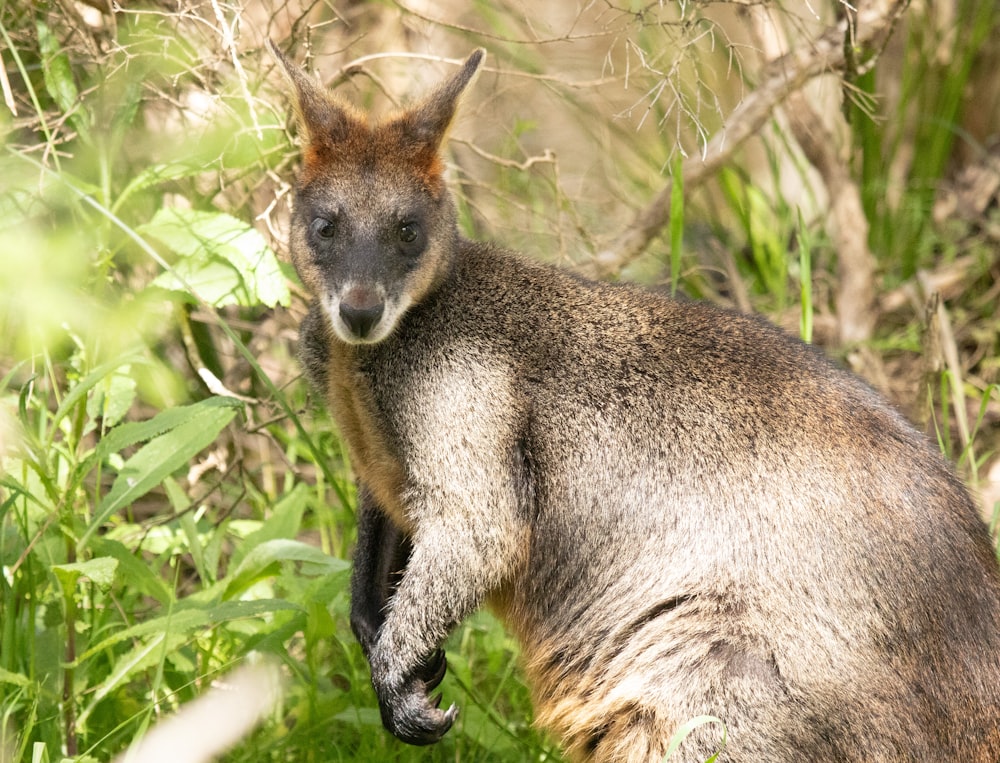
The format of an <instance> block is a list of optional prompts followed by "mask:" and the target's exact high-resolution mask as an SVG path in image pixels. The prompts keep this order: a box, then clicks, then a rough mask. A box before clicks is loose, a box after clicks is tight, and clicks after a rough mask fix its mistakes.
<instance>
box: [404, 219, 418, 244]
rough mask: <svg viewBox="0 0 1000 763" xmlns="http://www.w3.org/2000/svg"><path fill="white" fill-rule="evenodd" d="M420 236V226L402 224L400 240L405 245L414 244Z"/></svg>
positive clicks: (409, 223)
mask: <svg viewBox="0 0 1000 763" xmlns="http://www.w3.org/2000/svg"><path fill="white" fill-rule="evenodd" d="M419 236H420V226H419V225H418V224H417V223H414V222H406V223H402V224H401V225H400V226H399V240H400V241H402V242H403V243H404V244H412V243H413V242H414V241H416V240H417V238H418V237H419Z"/></svg>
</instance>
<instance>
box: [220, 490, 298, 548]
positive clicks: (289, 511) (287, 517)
mask: <svg viewBox="0 0 1000 763" xmlns="http://www.w3.org/2000/svg"><path fill="white" fill-rule="evenodd" d="M308 496H309V488H308V487H307V486H306V484H305V483H303V482H299V483H298V484H296V485H295V487H294V488H293V489H292V491H291V492H290V493H288V494H286V495H285V496H283V497H282V499H281V500H280V501H278V503H277V504H275V506H274V510H273V512H272V514H271V516H270V517H269V518H268V520H267V521H266V522H264V523H263V524H262V525H261V526H260V528H259V529H257V530H255V531H254V532H252V533H250V534H249V535H247V536H246V538H244V539H243V542H242V543H240V544H239V546H237V547H236V548H235V549H234V550H233V556H232V560H233V564H234V565H239V564H240V562H242V561H243V559H244V557H246V555H247V554H249V553H250V552H251V551H253V549H255V548H256V547H257V546H259V545H260V544H261V543H264V542H265V541H269V540H277V539H278V538H294V537H295V536H297V535H298V534H299V528H300V527H301V526H302V515H303V514H304V513H305V509H306V501H307V499H308Z"/></svg>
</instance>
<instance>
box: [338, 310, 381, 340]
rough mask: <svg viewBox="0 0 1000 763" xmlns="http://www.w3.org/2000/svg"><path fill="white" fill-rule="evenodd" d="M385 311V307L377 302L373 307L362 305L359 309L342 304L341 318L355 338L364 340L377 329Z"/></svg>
mask: <svg viewBox="0 0 1000 763" xmlns="http://www.w3.org/2000/svg"><path fill="white" fill-rule="evenodd" d="M384 309H385V306H384V305H383V304H382V303H381V302H376V303H375V304H373V305H365V304H361V305H360V306H358V307H354V306H353V305H350V304H348V303H347V302H341V303H340V317H341V318H342V319H343V321H344V323H345V324H346V325H347V328H349V329H350V330H351V333H352V334H354V336H356V337H357V338H358V339H364V338H365V337H366V336H368V334H369V333H371V330H372V329H373V328H375V325H376V324H377V323H378V322H379V319H380V318H381V317H382V312H383V310H384Z"/></svg>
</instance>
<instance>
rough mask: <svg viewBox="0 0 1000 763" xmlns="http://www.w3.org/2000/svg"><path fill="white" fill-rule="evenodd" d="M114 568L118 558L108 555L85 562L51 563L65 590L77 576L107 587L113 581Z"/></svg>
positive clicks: (69, 587)
mask: <svg viewBox="0 0 1000 763" xmlns="http://www.w3.org/2000/svg"><path fill="white" fill-rule="evenodd" d="M116 569H118V560H117V559H112V558H111V557H109V556H101V557H97V558H96V559H88V560H87V561H85V562H70V563H68V564H53V565H52V571H53V572H54V573H55V574H56V577H57V578H59V582H60V583H62V585H63V588H64V589H65V590H66V591H69V590H70V589H72V588H73V586H75V585H76V581H77V580H78V579H79V578H86V579H88V580H91V581H93V582H94V583H97V585H99V586H101V587H102V588H108V587H110V586H111V584H112V583H113V582H114V579H115V570H116Z"/></svg>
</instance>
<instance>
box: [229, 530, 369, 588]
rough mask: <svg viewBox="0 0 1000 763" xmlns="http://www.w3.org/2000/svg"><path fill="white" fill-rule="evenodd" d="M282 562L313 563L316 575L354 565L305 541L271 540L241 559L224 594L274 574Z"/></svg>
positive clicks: (342, 569)
mask: <svg viewBox="0 0 1000 763" xmlns="http://www.w3.org/2000/svg"><path fill="white" fill-rule="evenodd" d="M280 562H305V563H307V564H309V565H312V566H313V570H314V574H325V573H330V572H342V571H346V570H348V569H350V566H351V565H350V563H348V562H346V561H345V560H343V559H338V558H337V557H334V556H330V555H329V554H325V553H323V551H321V550H320V549H318V548H316V547H315V546H310V545H308V544H306V543H302V542H301V541H297V540H286V539H277V540H269V541H266V542H264V543H261V544H260V545H259V546H257V547H256V548H255V549H254V550H253V551H251V552H250V553H249V554H247V556H246V558H245V559H244V560H243V561H242V562H240V564H239V566H238V567H237V568H236V571H235V572H234V573H233V574H232V576H231V578H230V580H229V582H228V584H227V585H226V592H225V594H224V597H225V598H227V599H230V598H232V597H233V596H235V595H237V594H239V593H241V592H243V591H245V590H246V589H247V588H249V587H250V586H251V585H253V584H254V583H255V582H256V581H258V580H260V579H261V578H263V577H267V576H269V575H271V574H273V571H274V567H276V566H277V564H278V563H280Z"/></svg>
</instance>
